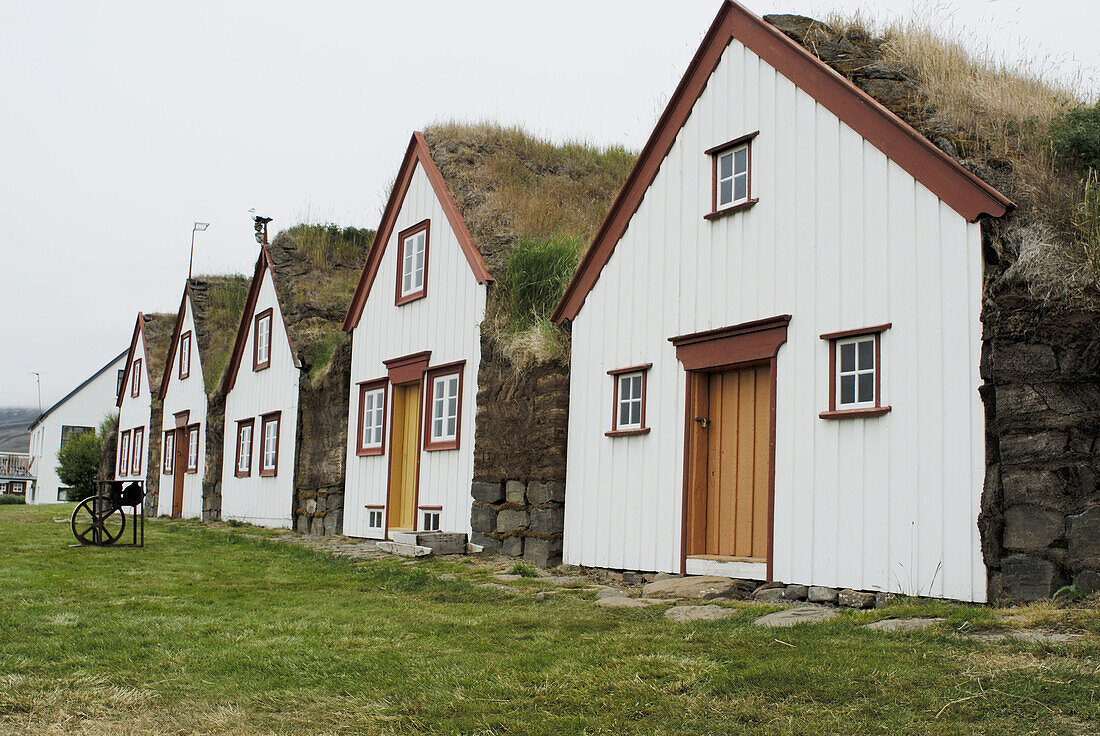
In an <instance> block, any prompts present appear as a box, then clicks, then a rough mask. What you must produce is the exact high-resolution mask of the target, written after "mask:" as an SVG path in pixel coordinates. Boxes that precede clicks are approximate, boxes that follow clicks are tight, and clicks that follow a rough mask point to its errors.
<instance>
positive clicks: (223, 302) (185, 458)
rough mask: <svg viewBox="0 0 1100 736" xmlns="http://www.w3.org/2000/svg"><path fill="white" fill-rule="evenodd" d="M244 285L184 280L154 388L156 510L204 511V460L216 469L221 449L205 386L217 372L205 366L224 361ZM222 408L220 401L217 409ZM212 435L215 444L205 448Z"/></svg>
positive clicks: (224, 279) (187, 514) (220, 279)
mask: <svg viewBox="0 0 1100 736" xmlns="http://www.w3.org/2000/svg"><path fill="white" fill-rule="evenodd" d="M246 289H247V281H246V280H245V279H244V278H243V277H238V276H201V277H197V278H192V279H189V280H188V282H187V284H186V285H185V286H184V290H183V298H182V299H181V301H180V307H179V311H178V312H177V314H176V322H175V326H174V327H173V329H172V336H171V340H170V342H169V348H168V356H167V359H166V361H165V370H164V376H163V378H162V379H161V383H160V386H159V394H158V395H159V397H160V400H161V401H162V402H163V411H162V415H163V419H162V422H161V427H160V432H161V455H160V460H159V472H160V475H161V477H162V483H161V486H162V493H160V496H159V499H158V502H157V514H158V515H162V516H173V517H177V518H178V517H183V518H202V517H203V511H204V509H203V499H204V497H205V496H207V495H208V494H207V493H205V490H206V485H207V478H206V468H207V463H208V461H209V462H211V463H213V464H215V465H216V466H217V468H216V470H220V467H221V466H220V460H221V449H222V448H221V447H220V439H221V420H222V417H221V416H208V412H207V409H208V407H209V406H210V404H211V397H210V394H211V393H212V391H210V390H208V388H207V387H208V386H211V387H216V386H217V383H218V381H219V379H220V378H221V376H220V375H214V376H207V375H206V370H213V371H215V373H217V372H218V371H219V370H220V365H221V364H223V361H219V360H218V357H219V356H223V354H224V352H226V351H228V349H229V345H230V344H231V342H232V335H233V333H232V328H231V327H230V326H229V324H230V323H229V320H230V319H233V320H234V321H235V320H236V318H237V315H235V314H232V313H230V312H229V310H230V309H231V306H232V305H233V304H237V303H239V301H240V300H241V299H240V298H241V297H243V295H244V293H245V291H246ZM220 409H221V406H220V404H219V405H218V406H217V407H216V409H215V411H219V410H220ZM211 422H213V423H214V424H213V434H212V433H211V424H210V423H211ZM211 441H214V442H218V445H219V446H217V447H215V448H214V451H213V452H208V444H209V443H210V442H211ZM215 477H220V473H215Z"/></svg>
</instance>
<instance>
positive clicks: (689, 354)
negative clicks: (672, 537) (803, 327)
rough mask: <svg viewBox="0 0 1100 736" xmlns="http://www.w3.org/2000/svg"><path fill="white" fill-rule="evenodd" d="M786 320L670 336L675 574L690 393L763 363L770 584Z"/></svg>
mask: <svg viewBox="0 0 1100 736" xmlns="http://www.w3.org/2000/svg"><path fill="white" fill-rule="evenodd" d="M790 321H791V315H789V314H781V315H777V316H775V317H769V318H767V319H759V320H753V321H751V322H742V323H741V324H738V325H731V326H729V327H721V328H719V329H716V330H706V331H704V332H693V333H690V334H687V335H679V336H677V337H670V338H669V342H671V343H672V344H673V345H674V346H675V348H676V359H677V360H678V361H680V363H681V364H682V365H683V367H684V372H685V381H684V383H685V402H684V451H683V458H684V470H683V473H684V483H683V485H684V487H683V498H682V508H681V513H680V573H681V574H684V575H686V574H687V538H688V509H689V504H688V497H689V495H690V493H691V485H690V484H691V477H692V476H691V467H690V464H691V455H692V436H693V432H692V429H693V424H694V417H692V416H691V414H692V412H691V406H692V402H691V398H692V390H693V389H694V388H695V387H696V382H698V381H699V380H701V379H702V378H704V377H706V376H707V374H709V373H714V372H716V371H718V370H736V369H738V368H742V367H748V366H750V365H753V364H766V365H767V366H768V373H769V376H770V383H771V397H770V399H771V407H770V408H769V410H770V419H769V422H770V425H771V426H770V434H771V437H770V438H769V443H768V545H767V550H768V551H767V572H766V579H767V581H768V582H771V580H772V573H773V567H772V566H773V562H774V553H773V552H774V539H775V419H776V417H775V401H776V385H777V378H778V370H777V356H778V353H779V348H780V347H781V346H782V345H783V344H784V343H785V342H787V326H788V325H789V324H790Z"/></svg>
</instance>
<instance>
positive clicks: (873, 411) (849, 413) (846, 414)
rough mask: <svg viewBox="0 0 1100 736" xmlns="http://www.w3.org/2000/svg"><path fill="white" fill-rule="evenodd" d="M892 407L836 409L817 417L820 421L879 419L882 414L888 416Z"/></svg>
mask: <svg viewBox="0 0 1100 736" xmlns="http://www.w3.org/2000/svg"><path fill="white" fill-rule="evenodd" d="M892 408H893V407H890V406H871V407H868V408H866V409H836V410H834V411H823V412H821V413H820V414H818V416H819V417H820V418H822V419H860V418H864V417H880V416H882V415H883V414H889V413H890V410H891V409H892Z"/></svg>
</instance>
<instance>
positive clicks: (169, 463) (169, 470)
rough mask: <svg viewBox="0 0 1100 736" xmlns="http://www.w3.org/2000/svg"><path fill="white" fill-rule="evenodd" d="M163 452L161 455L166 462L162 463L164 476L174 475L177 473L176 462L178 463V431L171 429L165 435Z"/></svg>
mask: <svg viewBox="0 0 1100 736" xmlns="http://www.w3.org/2000/svg"><path fill="white" fill-rule="evenodd" d="M161 450H162V452H161V455H162V457H163V460H164V462H163V463H162V465H163V467H164V474H165V475H172V474H173V473H174V471H175V467H174V466H175V461H176V431H175V430H173V429H170V430H168V431H167V432H165V433H164V445H163V446H162V448H161Z"/></svg>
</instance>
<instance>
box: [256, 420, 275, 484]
mask: <svg viewBox="0 0 1100 736" xmlns="http://www.w3.org/2000/svg"><path fill="white" fill-rule="evenodd" d="M262 420H263V421H262V423H261V427H262V442H263V444H262V445H261V446H260V475H263V476H273V475H275V474H276V473H277V472H278V470H279V421H280V414H278V413H276V414H267V415H265V416H264V417H262Z"/></svg>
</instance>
